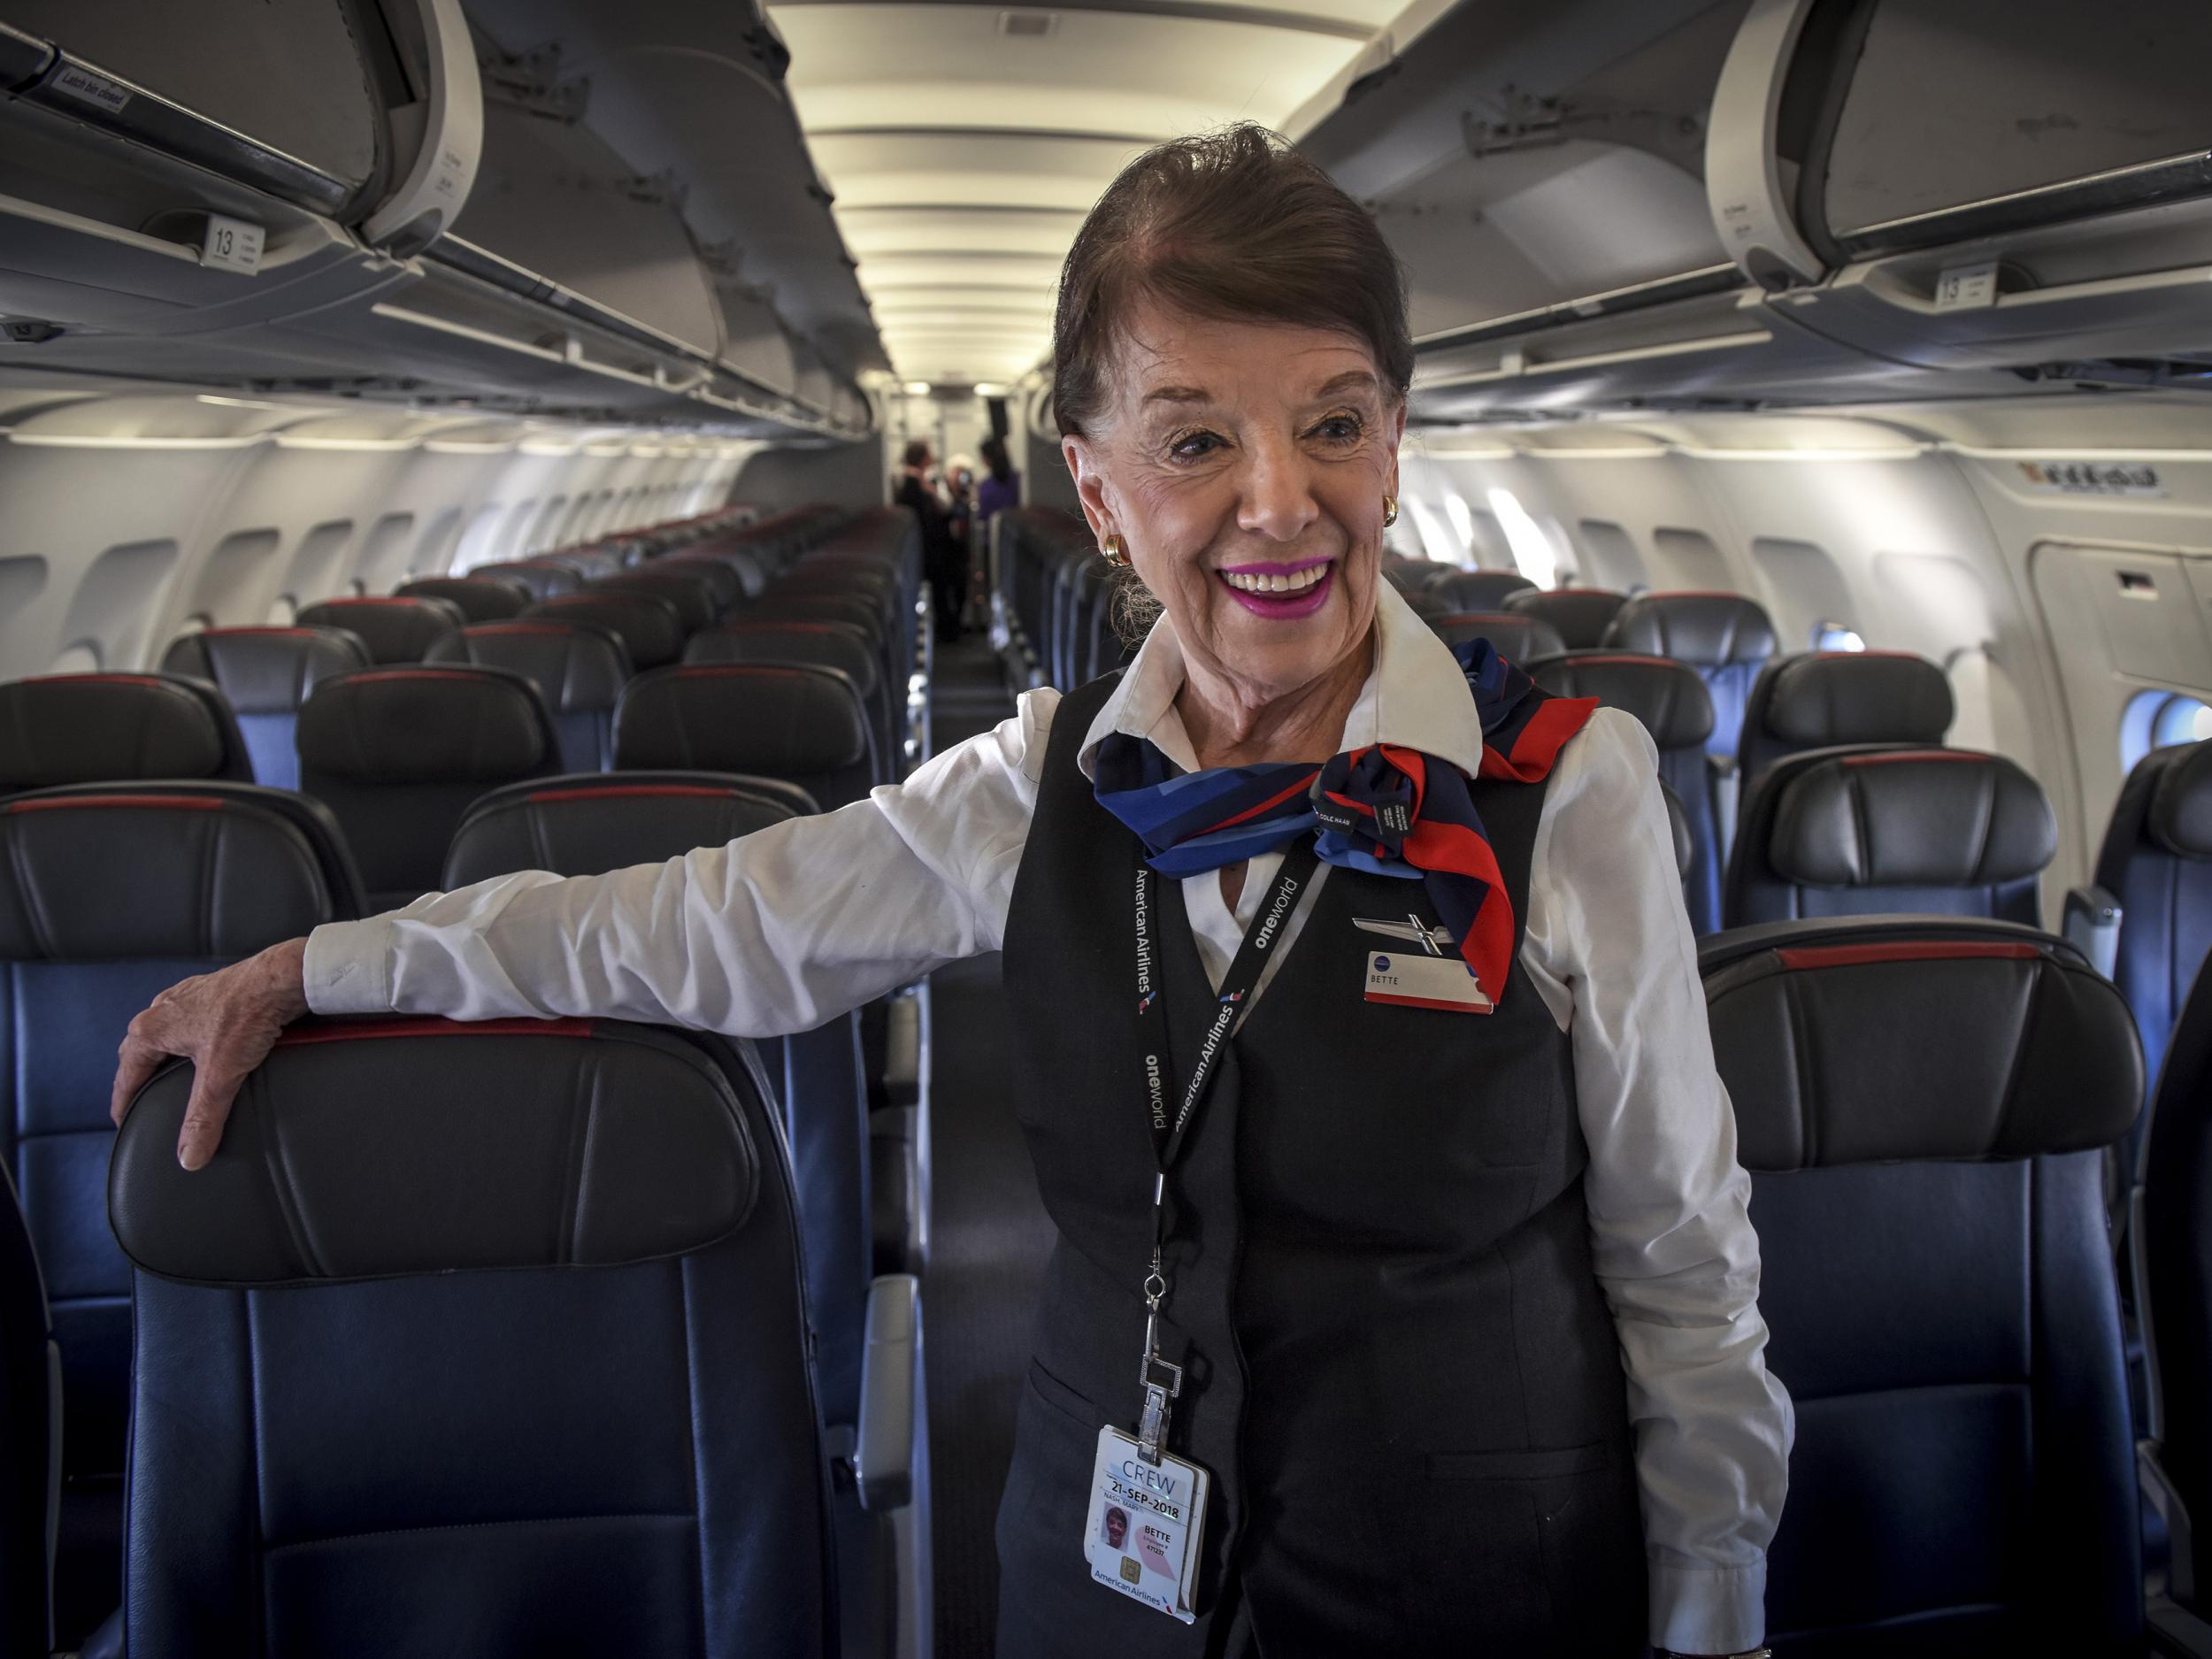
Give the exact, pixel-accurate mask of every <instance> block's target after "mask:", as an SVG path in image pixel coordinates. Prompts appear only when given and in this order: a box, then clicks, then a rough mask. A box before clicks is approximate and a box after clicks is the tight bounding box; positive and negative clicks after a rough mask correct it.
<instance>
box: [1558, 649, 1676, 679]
mask: <svg viewBox="0 0 2212 1659" xmlns="http://www.w3.org/2000/svg"><path fill="white" fill-rule="evenodd" d="M1552 660H1553V661H1554V662H1559V663H1564V664H1566V665H1567V666H1568V667H1570V668H1580V667H1582V666H1583V665H1584V664H1591V665H1592V666H1595V665H1597V664H1607V665H1609V666H1611V667H1620V666H1623V665H1627V666H1631V667H1637V668H1643V667H1648V666H1649V665H1650V664H1654V663H1656V664H1659V666H1660V667H1662V668H1676V669H1679V670H1681V672H1684V673H1686V674H1694V673H1695V672H1697V670H1696V669H1694V668H1693V667H1691V666H1690V665H1689V664H1687V663H1686V662H1684V661H1683V660H1682V659H1681V658H1680V657H1654V656H1653V655H1651V654H1650V653H1649V652H1648V651H1587V652H1586V651H1571V652H1568V653H1566V654H1565V655H1563V656H1561V657H1554V658H1553V659H1552Z"/></svg>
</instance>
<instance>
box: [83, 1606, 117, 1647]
mask: <svg viewBox="0 0 2212 1659" xmlns="http://www.w3.org/2000/svg"><path fill="white" fill-rule="evenodd" d="M76 1659H123V1609H121V1608H117V1609H115V1611H113V1612H112V1613H111V1614H109V1615H108V1616H107V1617H105V1618H104V1619H102V1620H101V1621H100V1627H99V1629H97V1630H96V1631H94V1632H92V1634H90V1635H89V1636H88V1637H86V1638H85V1639H84V1646H83V1647H80V1648H78V1649H77V1654H76Z"/></svg>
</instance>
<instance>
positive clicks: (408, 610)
mask: <svg viewBox="0 0 2212 1659" xmlns="http://www.w3.org/2000/svg"><path fill="white" fill-rule="evenodd" d="M298 620H299V621H301V622H302V623H304V624H305V625H306V626H309V627H316V628H344V629H346V630H348V631H349V632H350V633H353V634H359V635H360V636H361V640H362V642H363V643H364V644H365V645H366V646H367V647H368V648H369V656H370V657H371V659H372V660H373V661H374V662H375V663H377V664H379V665H380V666H381V665H382V664H388V663H419V662H420V661H422V657H423V653H424V652H425V651H427V650H428V649H430V646H431V643H432V641H434V640H436V639H437V637H438V636H439V635H440V634H450V633H452V632H453V630H454V629H456V628H457V627H460V626H463V625H465V623H466V622H467V621H468V617H467V615H466V614H465V612H464V611H462V609H461V607H460V606H458V605H457V604H455V603H453V601H451V600H450V599H431V598H426V597H421V596H417V597H413V598H402V597H400V596H399V595H397V594H386V595H375V596H370V597H363V598H357V599H326V600H324V601H323V602H322V603H320V604H314V605H309V606H307V607H306V608H305V609H304V610H303V611H301V612H300V613H299V617H298Z"/></svg>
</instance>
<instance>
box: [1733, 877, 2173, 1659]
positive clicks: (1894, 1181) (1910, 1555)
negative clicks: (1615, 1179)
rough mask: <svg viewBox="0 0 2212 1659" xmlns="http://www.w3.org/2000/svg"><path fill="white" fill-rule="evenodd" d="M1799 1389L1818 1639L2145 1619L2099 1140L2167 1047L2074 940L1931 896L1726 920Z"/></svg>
mask: <svg viewBox="0 0 2212 1659" xmlns="http://www.w3.org/2000/svg"><path fill="white" fill-rule="evenodd" d="M1700 959H1701V967H1702V969H1703V972H1704V978H1705V994H1706V1003H1707V1009H1708V1011H1709V1018H1710V1021H1711V1025H1712V1033H1713V1049H1714V1056H1715V1058H1716V1060H1717V1063H1718V1065H1719V1069H1720V1074H1721V1078H1722V1079H1723V1081H1724V1082H1725V1083H1726V1085H1727V1087H1728V1092H1729V1097H1730V1099H1731V1100H1732V1102H1733V1104H1734V1108H1735V1116H1736V1129H1737V1142H1738V1150H1739V1154H1740V1158H1741V1161H1742V1163H1743V1164H1744V1167H1745V1168H1746V1169H1747V1170H1748V1171H1750V1172H1751V1178H1752V1189H1751V1220H1752V1223H1753V1225H1755V1227H1756V1229H1757V1231H1758V1235H1759V1251H1760V1257H1761V1269H1760V1286H1759V1310H1760V1312H1761V1314H1762V1315H1763V1317H1765V1319H1766V1321H1767V1324H1768V1325H1769V1327H1770V1331H1771V1333H1772V1340H1771V1342H1770V1346H1769V1348H1768V1351H1767V1358H1768V1363H1769V1364H1770V1367H1771V1368H1772V1370H1773V1371H1774V1374H1775V1375H1776V1376H1777V1377H1778V1378H1780V1379H1783V1380H1784V1381H1785V1382H1786V1384H1787V1385H1788V1386H1789V1389H1790V1392H1791V1394H1792V1395H1793V1397H1794V1399H1795V1402H1796V1409H1797V1439H1796V1446H1795V1448H1794V1450H1793V1452H1792V1454H1791V1457H1790V1491H1789V1498H1788V1502H1787V1503H1786V1505H1785V1506H1784V1509H1783V1511H1782V1517H1781V1525H1780V1529H1779V1531H1778V1533H1777V1534H1776V1537H1775V1540H1774V1543H1773V1547H1772V1548H1771V1549H1770V1552H1769V1555H1768V1567H1767V1594H1766V1610H1767V1630H1768V1639H1769V1640H1770V1641H1771V1642H1772V1644H1773V1646H1774V1648H1775V1651H1776V1653H1777V1654H1778V1655H1788V1656H1789V1659H1845V1656H1846V1655H1847V1656H1848V1659H1893V1656H1901V1655H1914V1656H1915V1659H1918V1656H1921V1655H1937V1654H1945V1653H1968V1654H1981V1655H1999V1654H2021V1655H2026V1654H2061V1653H2095V1654H2110V1655H2119V1654H2135V1653H2139V1652H2141V1651H2142V1650H2143V1647H2142V1641H2143V1576H2142V1558H2141V1550H2140V1547H2139V1540H2138V1536H2137V1526H2136V1480H2135V1471H2134V1445H2133V1440H2132V1436H2131V1430H2130V1427H2129V1423H2128V1409H2127V1394H2126V1386H2125V1377H2124V1368H2123V1363H2122V1358H2121V1349H2120V1321H2119V1309H2118V1305H2117V1301H2116V1286H2115V1283H2114V1277H2113V1272H2112V1264H2111V1256H2110V1250H2109V1247H2108V1243H2107V1241H2106V1234H2105V1225H2104V1200H2103V1193H2102V1177H2101V1162H2102V1153H2101V1148H2104V1147H2105V1146H2107V1145H2108V1143H2110V1142H2111V1141H2113V1140H2114V1139H2116V1137H2117V1136H2119V1135H2120V1134H2121V1133H2123V1132H2124V1130H2125V1129H2126V1128H2127V1126H2128V1124H2129V1122H2130V1120H2131V1118H2133V1117H2134V1116H2135V1113H2136V1110H2137V1102H2138V1101H2139V1097H2140V1093H2141V1083H2142V1072H2141V1067H2140V1061H2139V1057H2138V1053H2137V1049H2136V1045H2135V1035H2134V1030H2133V1027H2132V1025H2131V1022H2130V1020H2129V1018H2128V1014H2127V1010H2126V1007H2125V1005H2124V1003H2123V1002H2122V1001H2121V999H2120V997H2119V995H2118V994H2117V992H2116V991H2115V990H2114V989H2113V987H2111V986H2110V985H2109V983H2108V982H2107V981H2106V980H2105V979H2102V978H2101V976H2100V975H2099V974H2097V973H2096V972H2094V971H2093V969H2092V968H2091V967H2090V966H2089V964H2088V963H2087V961H2086V960H2085V958H2084V957H2083V956H2081V955H2080V954H2079V953H2078V952H2077V951H2076V950H2074V949H2073V948H2072V947H2070V945H2068V944H2066V943H2065V942H2064V941H2062V940H2059V939H2056V938H2054V937H2051V936H2049V935H2047V934H2041V933H2034V932H2032V931H2031V930H2028V929H2024V928H2014V927H2008V926H2004V925H2002V924H1997V923H1989V922H1954V921H1944V920H1940V919H1936V918H1909V919H1901V920H1888V919H1885V920H1879V921H1875V920H1866V921H1859V922H1847V923H1832V922H1829V923H1798V924H1789V925H1785V926H1775V927H1761V928H1754V929H1747V930H1746V931H1744V932H1742V933H1724V934H1722V935H1720V936H1718V937H1717V938H1714V939H1709V940H1707V941H1704V944H1703V945H1702V947H1701V951H1700Z"/></svg>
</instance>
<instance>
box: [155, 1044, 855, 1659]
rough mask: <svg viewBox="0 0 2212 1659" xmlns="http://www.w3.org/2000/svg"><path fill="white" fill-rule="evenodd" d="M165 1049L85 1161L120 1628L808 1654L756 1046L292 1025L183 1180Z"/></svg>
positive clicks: (801, 1322) (787, 1314) (813, 1455)
mask: <svg viewBox="0 0 2212 1659" xmlns="http://www.w3.org/2000/svg"><path fill="white" fill-rule="evenodd" d="M189 1080H190V1079H189V1072H188V1070H187V1069H186V1068H184V1067H181V1066H180V1067H176V1068H173V1069H172V1070H171V1071H168V1072H165V1073H164V1074H163V1075H162V1076H161V1077H159V1078H157V1079H155V1080H154V1081H153V1082H152V1083H151V1084H150V1085H149V1086H148V1087H147V1088H146V1089H145V1090H144V1091H143V1092H142V1094H141V1095H140V1097H139V1099H138V1101H137V1102H136V1103H135V1104H134V1107H133V1109H132V1111H131V1114H130V1116H129V1118H127V1120H126V1123H125V1126H124V1131H123V1133H122V1135H121V1137H120V1139H119V1144H118V1148H117V1155H116V1159H115V1165H114V1170H113V1174H112V1179H111V1205H112V1210H113V1215H114V1223H115V1231H116V1234H117V1237H118V1238H119V1240H120V1241H121V1243H122V1246H123V1248H124V1249H125V1250H126V1251H127V1253H128V1254H129V1256H130V1257H131V1259H132V1261H133V1263H134V1266H135V1267H136V1269H137V1271H136V1275H135V1284H134V1294H135V1296H136V1300H137V1324H136V1331H135V1344H134V1390H133V1406H134V1421H133V1432H132V1439H131V1463H130V1509H129V1554H128V1563H129V1564H128V1581H127V1597H126V1601H125V1609H126V1618H127V1636H128V1647H129V1651H130V1653H131V1654H132V1655H134V1659H185V1656H186V1655H208V1654H222V1655H227V1656H231V1659H262V1656H263V1655H271V1656H273V1655H290V1654H310V1653H311V1654H315V1655H323V1656H324V1659H371V1656H372V1655H375V1656H378V1659H381V1656H383V1655H396V1654H424V1653H449V1654H486V1655H525V1654H578V1655H582V1654H617V1653H625V1654H684V1655H703V1656H704V1659H740V1656H741V1655H747V1656H749V1655H758V1654H777V1655H826V1654H829V1653H833V1652H834V1651H835V1645H836V1613H835V1609H834V1605H833V1601H834V1596H833V1579H834V1575H833V1568H832V1566H831V1564H830V1563H831V1560H832V1556H831V1544H830V1539H829V1532H828V1516H829V1492H828V1479H827V1463H826V1458H825V1456H824V1454H823V1450H822V1447H821V1443H820V1438H819V1435H818V1431H817V1428H816V1414H815V1407H814V1400H813V1389H812V1380H811V1374H810V1365H809V1363H808V1357H807V1331H806V1317H805V1313H804V1309H803V1302H802V1298H801V1288H800V1250H799V1244H798V1237H797V1233H796V1229H795V1219H794V1215H793V1205H792V1200H791V1188H790V1176H789V1171H788V1167H787V1163H786V1160H785V1156H784V1154H783V1149H782V1146H781V1141H780V1132H779V1129H778V1126H777V1124H776V1121H775V1118H774V1116H773V1114H772V1112H771V1111H770V1110H769V1109H768V1105H767V1092H766V1088H765V1085H764V1080H763V1079H762V1078H761V1076H760V1073H759V1071H758V1068H757V1064H755V1063H754V1062H753V1060H752V1059H751V1056H747V1055H745V1054H743V1053H742V1052H741V1050H739V1049H736V1048H732V1047H730V1046H728V1045H726V1044H724V1043H721V1042H719V1041H717V1040H711V1039H694V1038H689V1037H686V1036H682V1035H680V1034H677V1033H671V1032H664V1031H659V1030H655V1029H650V1028H648V1027H642V1026H634V1025H617V1024H614V1023H612V1022H592V1021H583V1020H555V1021H512V1022H504V1023H501V1022H494V1023H490V1024H487V1025H446V1024H445V1023H444V1022H440V1021H421V1020H413V1021H407V1020H402V1021H385V1022H363V1023H359V1024H351V1025H321V1026H316V1025H308V1026H303V1027H299V1028H296V1030H295V1031H294V1032H293V1033H290V1034H289V1035H288V1038H287V1039H286V1040H285V1041H282V1042H280V1045H279V1046H278V1048H277V1049H276V1050H275V1052H274V1053H273V1054H272V1055H271V1056H270V1057H269V1059H268V1060H267V1062H265V1064H264V1065H263V1066H262V1068H261V1070H260V1071H258V1072H257V1073H256V1074H255V1075H254V1076H253V1077H252V1078H251V1079H249V1080H248V1082H247V1085H246V1087H245V1089H244V1091H243V1092H242V1095H241V1098H240V1102H239V1104H238V1106H237V1108H236V1110H235V1111H234V1115H233V1117H232V1119H231V1122H230V1125H229V1129H228V1133H227V1135H226V1137H225V1140H224V1143H223V1146H222V1148H221V1149H220V1150H219V1152H218V1154H217V1155H216V1156H215V1158H214V1160H213V1161H212V1162H211V1164H209V1165H208V1166H207V1168H206V1169H204V1170H203V1171H199V1172H197V1173H196V1174H191V1175H187V1174H185V1173H184V1172H183V1171H180V1170H179V1168H178V1167H177V1163H176V1159H175V1157H174V1156H173V1153H172V1151H171V1148H172V1147H173V1143H174V1141H175V1137H176V1133H177V1128H178V1125H179V1123H180V1120H181V1118H182V1114H183V1110H184V1103H185V1098H186V1092H187V1090H188V1086H189ZM279 1148H281V1152H280V1150H279Z"/></svg>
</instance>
